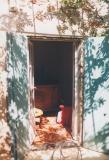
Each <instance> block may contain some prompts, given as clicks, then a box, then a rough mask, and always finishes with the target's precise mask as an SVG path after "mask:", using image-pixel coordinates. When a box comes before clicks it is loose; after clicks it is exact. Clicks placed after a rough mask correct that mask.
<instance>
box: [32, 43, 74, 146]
mask: <svg viewBox="0 0 109 160" xmlns="http://www.w3.org/2000/svg"><path fill="white" fill-rule="evenodd" d="M33 53H34V54H33V63H34V67H33V68H34V86H35V88H36V89H35V92H34V97H35V107H36V108H37V109H39V115H37V116H36V119H37V120H36V130H37V135H39V136H36V139H35V144H40V142H41V144H42V143H50V142H56V141H59V140H64V139H69V138H71V125H72V110H73V109H72V108H73V76H74V75H73V70H74V68H73V61H74V55H73V45H72V42H64V41H33ZM40 137H42V138H40ZM48 137H49V138H48Z"/></svg>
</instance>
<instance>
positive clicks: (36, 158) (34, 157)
mask: <svg viewBox="0 0 109 160" xmlns="http://www.w3.org/2000/svg"><path fill="white" fill-rule="evenodd" d="M62 158H63V159H64V160H109V155H105V154H102V153H98V152H94V151H91V150H88V149H84V148H80V151H78V148H74V147H73V148H64V149H62V152H60V150H59V149H56V150H54V149H50V150H42V151H35V150H34V151H30V152H29V153H28V155H27V156H26V157H25V159H24V160H63V159H62Z"/></svg>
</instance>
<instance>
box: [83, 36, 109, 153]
mask: <svg viewBox="0 0 109 160" xmlns="http://www.w3.org/2000/svg"><path fill="white" fill-rule="evenodd" d="M84 53H85V54H84V129H83V136H84V137H83V139H84V145H85V147H88V148H91V149H95V150H97V151H101V152H106V153H109V37H93V38H87V39H86V40H85V42H84Z"/></svg>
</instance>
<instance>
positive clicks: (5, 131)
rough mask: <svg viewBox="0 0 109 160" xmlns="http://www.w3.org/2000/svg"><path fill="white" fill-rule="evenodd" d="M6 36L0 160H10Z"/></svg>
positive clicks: (0, 80) (0, 41)
mask: <svg viewBox="0 0 109 160" xmlns="http://www.w3.org/2000/svg"><path fill="white" fill-rule="evenodd" d="M5 45H6V34H5V33H4V32H2V33H0V160H2V159H3V160H4V159H5V160H9V159H10V150H11V148H10V143H11V141H10V131H9V127H8V122H7V82H6V81H7V72H6V56H7V54H6V46H5Z"/></svg>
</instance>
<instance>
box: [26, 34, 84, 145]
mask: <svg viewBox="0 0 109 160" xmlns="http://www.w3.org/2000/svg"><path fill="white" fill-rule="evenodd" d="M28 41H30V42H32V43H33V42H34V41H35V42H36V41H43V42H44V41H56V42H58V41H60V42H72V55H74V56H72V61H73V63H72V65H73V69H72V75H73V77H74V78H72V88H73V89H72V92H73V93H72V95H74V96H73V97H72V99H73V103H72V108H73V110H72V135H73V137H74V140H76V141H78V143H79V144H83V88H82V86H81V84H79V85H80V86H81V87H79V86H78V83H79V80H80V79H79V78H81V80H80V83H83V67H82V66H83V38H82V37H72V36H58V35H43V34H41V35H30V36H28ZM77 43H78V44H77ZM73 52H74V53H73ZM80 52H81V53H80ZM29 54H30V53H29ZM79 55H80V56H79ZM81 68H82V69H81ZM79 69H80V70H82V72H81V71H80V72H81V73H80V76H77V77H76V76H75V75H77V74H78V70H79ZM80 88H81V92H80V91H79V89H80ZM80 97H81V98H80ZM29 98H30V97H29ZM73 106H74V107H73Z"/></svg>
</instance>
